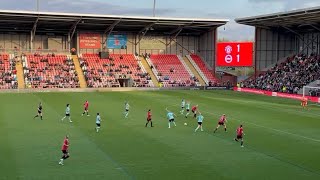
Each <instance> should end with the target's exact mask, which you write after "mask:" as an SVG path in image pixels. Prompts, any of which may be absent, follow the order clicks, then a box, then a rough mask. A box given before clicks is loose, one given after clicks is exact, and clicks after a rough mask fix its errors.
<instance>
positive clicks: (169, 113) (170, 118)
mask: <svg viewBox="0 0 320 180" xmlns="http://www.w3.org/2000/svg"><path fill="white" fill-rule="evenodd" d="M166 110H167V118H168V120H169V123H168V125H169V127H168V128H171V123H173V124H174V126H177V125H176V123H175V122H174V117H175V116H176V115H175V114H174V113H173V112H171V111H169V110H168V109H166Z"/></svg>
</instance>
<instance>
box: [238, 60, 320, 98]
mask: <svg viewBox="0 0 320 180" xmlns="http://www.w3.org/2000/svg"><path fill="white" fill-rule="evenodd" d="M315 80H320V56H317V55H313V54H312V55H310V56H306V55H304V54H301V55H296V56H294V57H290V58H287V60H286V61H285V62H283V63H281V64H278V65H275V66H274V67H272V68H271V69H270V70H268V71H267V72H265V73H262V74H260V75H259V76H258V77H257V78H256V79H251V80H247V81H245V82H244V83H243V87H248V88H255V89H262V90H268V91H273V92H284V93H291V94H296V93H298V91H299V90H300V89H301V88H302V87H303V86H305V85H307V84H309V83H311V82H313V81H315Z"/></svg>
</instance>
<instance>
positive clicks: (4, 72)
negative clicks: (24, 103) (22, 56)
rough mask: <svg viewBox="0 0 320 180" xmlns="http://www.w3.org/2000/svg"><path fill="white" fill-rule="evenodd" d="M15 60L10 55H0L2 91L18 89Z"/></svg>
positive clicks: (0, 85)
mask: <svg viewBox="0 0 320 180" xmlns="http://www.w3.org/2000/svg"><path fill="white" fill-rule="evenodd" d="M15 66H16V63H15V60H14V59H10V58H9V55H8V54H0V89H17V88H18V83H17V71H16V67H15Z"/></svg>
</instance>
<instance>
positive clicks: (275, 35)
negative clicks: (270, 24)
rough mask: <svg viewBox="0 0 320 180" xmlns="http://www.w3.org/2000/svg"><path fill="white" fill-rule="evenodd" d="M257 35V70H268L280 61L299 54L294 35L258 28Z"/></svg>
mask: <svg viewBox="0 0 320 180" xmlns="http://www.w3.org/2000/svg"><path fill="white" fill-rule="evenodd" d="M255 34H256V37H255V42H256V43H255V63H256V68H257V70H262V69H264V68H267V67H268V66H270V65H272V64H274V63H276V62H277V61H278V60H279V59H281V58H284V57H286V56H288V55H290V54H293V53H296V52H297V47H296V42H297V41H296V40H297V39H296V37H295V35H293V34H292V33H284V32H282V31H280V30H272V29H264V28H259V27H256V32H255Z"/></svg>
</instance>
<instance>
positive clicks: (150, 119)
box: [146, 109, 153, 127]
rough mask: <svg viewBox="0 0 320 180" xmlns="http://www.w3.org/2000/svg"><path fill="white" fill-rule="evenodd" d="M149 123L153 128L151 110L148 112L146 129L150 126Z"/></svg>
mask: <svg viewBox="0 0 320 180" xmlns="http://www.w3.org/2000/svg"><path fill="white" fill-rule="evenodd" d="M149 122H150V123H151V127H153V125H152V114H151V109H149V111H148V112H147V123H146V127H147V126H148V124H149Z"/></svg>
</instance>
